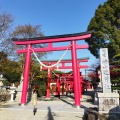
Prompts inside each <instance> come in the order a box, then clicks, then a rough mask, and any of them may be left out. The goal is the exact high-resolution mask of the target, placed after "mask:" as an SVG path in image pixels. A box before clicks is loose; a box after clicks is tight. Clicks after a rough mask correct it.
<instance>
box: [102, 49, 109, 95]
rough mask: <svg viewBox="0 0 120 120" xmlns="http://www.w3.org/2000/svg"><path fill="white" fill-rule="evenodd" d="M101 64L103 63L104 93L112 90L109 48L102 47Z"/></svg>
mask: <svg viewBox="0 0 120 120" xmlns="http://www.w3.org/2000/svg"><path fill="white" fill-rule="evenodd" d="M100 64H101V76H102V86H103V93H110V92H111V82H110V70H109V60H108V49H107V48H101V49H100Z"/></svg>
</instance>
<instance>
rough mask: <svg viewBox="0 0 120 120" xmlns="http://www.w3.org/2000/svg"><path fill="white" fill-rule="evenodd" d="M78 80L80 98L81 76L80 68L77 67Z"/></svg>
mask: <svg viewBox="0 0 120 120" xmlns="http://www.w3.org/2000/svg"><path fill="white" fill-rule="evenodd" d="M78 80H79V84H78V85H79V92H80V98H82V91H81V77H80V70H79V67H78Z"/></svg>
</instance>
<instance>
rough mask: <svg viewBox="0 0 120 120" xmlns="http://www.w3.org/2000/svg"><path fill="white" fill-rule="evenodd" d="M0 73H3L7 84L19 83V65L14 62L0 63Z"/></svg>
mask: <svg viewBox="0 0 120 120" xmlns="http://www.w3.org/2000/svg"><path fill="white" fill-rule="evenodd" d="M0 72H2V73H4V76H5V77H6V78H7V80H8V81H9V82H16V81H20V71H19V65H18V63H17V62H15V61H11V60H6V61H4V62H2V63H1V67H0Z"/></svg>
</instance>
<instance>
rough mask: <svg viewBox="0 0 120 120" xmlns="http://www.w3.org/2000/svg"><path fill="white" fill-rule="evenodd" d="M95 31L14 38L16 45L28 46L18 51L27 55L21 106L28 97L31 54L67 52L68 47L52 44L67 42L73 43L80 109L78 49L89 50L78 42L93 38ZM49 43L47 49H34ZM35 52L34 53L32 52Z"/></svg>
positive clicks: (75, 84) (75, 78)
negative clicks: (33, 46)
mask: <svg viewBox="0 0 120 120" xmlns="http://www.w3.org/2000/svg"><path fill="white" fill-rule="evenodd" d="M92 33H93V31H88V32H82V33H75V34H65V35H56V36H47V37H37V38H28V39H18V38H13V41H14V43H15V44H16V45H26V49H23V50H18V51H17V52H18V53H26V61H25V69H24V80H23V88H22V97H21V105H22V106H23V105H25V104H26V95H27V89H28V78H29V71H30V60H31V53H32V52H33V51H34V52H46V51H60V50H65V49H67V48H68V46H64V47H53V46H52V43H55V42H67V41H71V47H69V49H71V54H72V68H73V78H74V94H75V107H78V108H79V107H80V99H79V92H78V89H79V85H78V82H79V81H78V79H79V78H78V72H77V71H78V68H77V61H76V60H77V54H76V49H85V48H88V45H77V44H76V41H77V40H83V39H88V38H90V37H91V34H92ZM44 43H48V44H49V45H48V47H47V48H32V45H34V44H44ZM31 49H32V50H33V51H32V50H31Z"/></svg>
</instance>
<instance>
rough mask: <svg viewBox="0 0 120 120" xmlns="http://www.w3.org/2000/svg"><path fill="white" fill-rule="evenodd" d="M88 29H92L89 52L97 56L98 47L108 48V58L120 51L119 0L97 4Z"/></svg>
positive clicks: (109, 0) (88, 41)
mask: <svg viewBox="0 0 120 120" xmlns="http://www.w3.org/2000/svg"><path fill="white" fill-rule="evenodd" d="M88 30H94V34H93V35H92V37H91V39H90V40H86V42H87V43H88V44H89V50H90V52H91V53H92V54H93V55H94V56H96V58H99V49H100V48H108V50H109V58H112V57H113V56H114V55H116V54H118V53H120V0H108V1H107V2H105V3H104V4H103V5H99V7H98V9H97V10H96V11H95V16H94V17H93V18H92V19H91V21H90V24H89V26H88Z"/></svg>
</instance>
